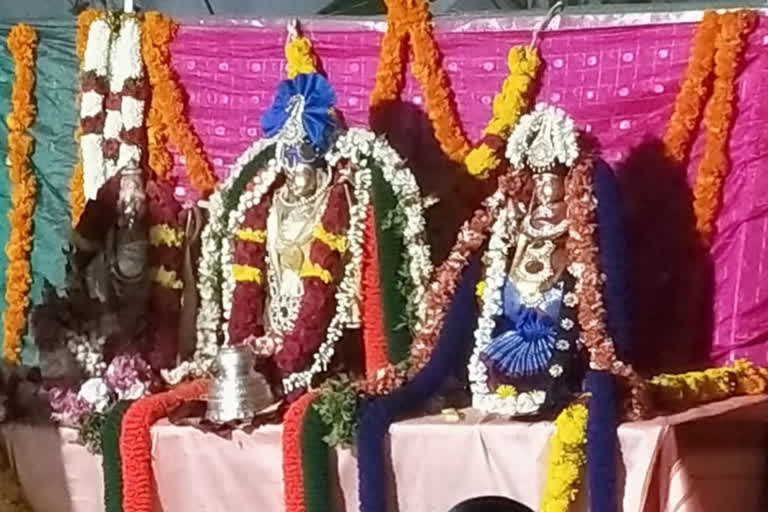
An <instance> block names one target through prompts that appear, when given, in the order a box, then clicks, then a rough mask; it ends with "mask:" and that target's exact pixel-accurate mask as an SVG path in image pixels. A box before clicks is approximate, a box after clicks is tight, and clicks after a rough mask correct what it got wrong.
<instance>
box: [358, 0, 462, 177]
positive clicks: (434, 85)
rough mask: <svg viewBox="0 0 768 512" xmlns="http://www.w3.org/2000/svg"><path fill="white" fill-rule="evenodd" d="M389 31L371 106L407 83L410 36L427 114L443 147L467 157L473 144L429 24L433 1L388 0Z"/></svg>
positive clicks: (451, 153) (414, 68) (454, 157)
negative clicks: (405, 54)
mask: <svg viewBox="0 0 768 512" xmlns="http://www.w3.org/2000/svg"><path fill="white" fill-rule="evenodd" d="M386 4H387V11H388V14H387V32H386V33H385V34H384V39H383V41H382V46H381V57H380V59H379V68H378V69H377V71H376V85H375V87H374V90H373V92H372V93H371V102H370V103H371V108H372V109H373V108H375V107H377V106H380V105H382V104H383V103H385V102H387V101H393V100H395V99H397V97H398V96H399V95H400V92H401V91H402V88H403V84H404V76H403V71H404V68H405V67H404V63H403V49H404V44H405V41H406V39H408V38H410V40H411V43H412V48H413V57H414V62H413V65H412V66H411V69H412V71H413V74H414V75H415V76H416V78H417V79H418V80H419V83H420V84H421V87H422V88H423V89H424V96H425V98H426V105H427V114H428V116H429V118H430V120H431V121H432V126H433V128H434V130H435V137H436V138H437V140H438V142H440V147H441V148H442V149H443V151H444V152H445V153H446V154H447V155H448V156H449V157H450V158H451V159H452V160H455V161H457V162H461V161H463V160H464V157H465V156H466V155H467V153H468V152H469V150H470V148H471V146H470V143H469V140H468V139H467V137H466V135H465V134H464V132H463V129H462V127H461V123H460V122H459V120H458V115H457V113H456V105H455V104H454V102H453V98H452V96H451V92H450V90H451V89H450V86H449V84H448V77H447V76H446V75H445V71H443V69H442V67H441V65H440V55H439V53H438V50H437V45H436V44H435V40H434V37H433V35H432V30H431V28H430V25H429V5H428V3H427V2H425V1H424V0H388V1H387V2H386Z"/></svg>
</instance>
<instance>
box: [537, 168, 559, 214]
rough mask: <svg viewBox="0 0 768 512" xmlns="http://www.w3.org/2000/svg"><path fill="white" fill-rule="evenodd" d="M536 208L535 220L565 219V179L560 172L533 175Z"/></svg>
mask: <svg viewBox="0 0 768 512" xmlns="http://www.w3.org/2000/svg"><path fill="white" fill-rule="evenodd" d="M533 193H534V200H535V208H534V210H533V220H534V221H538V222H539V223H553V224H557V223H558V222H560V221H562V220H563V219H565V216H566V205H565V179H564V178H563V176H562V175H560V174H555V173H537V174H534V175H533Z"/></svg>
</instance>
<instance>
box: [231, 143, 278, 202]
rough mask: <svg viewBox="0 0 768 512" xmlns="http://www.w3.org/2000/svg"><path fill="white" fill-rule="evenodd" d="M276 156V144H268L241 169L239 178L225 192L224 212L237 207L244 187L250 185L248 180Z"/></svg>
mask: <svg viewBox="0 0 768 512" xmlns="http://www.w3.org/2000/svg"><path fill="white" fill-rule="evenodd" d="M274 156H275V146H274V145H272V146H268V147H266V148H265V149H264V150H263V151H262V152H261V153H259V154H258V155H256V157H255V158H254V159H253V160H251V161H250V162H248V163H247V164H245V166H243V169H242V170H241V171H240V174H239V175H238V176H237V178H235V179H234V181H233V182H232V185H231V186H230V187H229V190H227V191H226V192H225V193H226V197H225V199H224V210H223V214H226V213H228V212H230V211H232V210H234V209H235V208H237V203H238V202H239V201H240V195H241V194H242V192H243V189H244V188H245V187H246V186H247V185H248V182H250V181H251V179H253V177H254V176H256V174H257V173H258V172H260V171H261V170H262V169H264V167H266V165H267V162H269V160H270V159H271V158H273V157H274Z"/></svg>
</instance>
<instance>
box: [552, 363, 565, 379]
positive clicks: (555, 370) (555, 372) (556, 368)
mask: <svg viewBox="0 0 768 512" xmlns="http://www.w3.org/2000/svg"><path fill="white" fill-rule="evenodd" d="M549 374H550V375H551V376H553V377H555V378H557V377H559V376H561V375H562V374H563V367H562V366H560V365H559V364H553V365H552V366H550V367H549Z"/></svg>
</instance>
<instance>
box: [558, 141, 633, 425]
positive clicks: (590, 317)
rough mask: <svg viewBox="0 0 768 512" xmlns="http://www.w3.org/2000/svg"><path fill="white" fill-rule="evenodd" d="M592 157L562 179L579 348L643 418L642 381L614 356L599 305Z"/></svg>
mask: <svg viewBox="0 0 768 512" xmlns="http://www.w3.org/2000/svg"><path fill="white" fill-rule="evenodd" d="M592 185H593V184H592V155H590V154H589V153H583V154H582V155H581V156H580V158H579V160H578V161H577V162H576V164H575V165H574V166H573V168H572V169H571V171H570V172H569V173H568V175H567V176H566V183H565V188H566V202H567V206H568V218H569V220H570V227H569V234H568V240H567V241H566V250H567V252H568V261H569V262H571V263H570V265H569V267H568V270H569V272H570V273H571V274H572V275H573V276H574V277H576V280H577V282H576V289H577V290H578V292H579V296H580V297H581V300H579V304H578V308H577V309H578V321H579V326H580V327H581V329H582V331H581V339H582V343H583V345H584V346H585V347H586V348H587V350H588V351H589V356H590V357H589V361H590V363H589V365H590V368H592V369H593V370H605V371H609V372H611V373H613V374H615V375H620V376H622V377H624V378H625V379H626V380H627V382H628V383H629V385H630V395H631V404H630V406H629V408H628V410H629V415H630V417H632V418H634V419H639V418H642V417H644V416H645V415H646V413H647V411H646V403H645V402H646V398H647V397H646V396H645V381H644V380H643V379H641V378H640V376H639V375H637V373H636V372H635V371H634V369H632V367H631V366H629V365H627V364H625V363H624V362H623V361H621V359H619V357H618V356H617V354H616V350H615V347H614V343H613V340H612V339H611V337H610V335H609V333H608V330H607V323H606V317H607V313H606V310H605V305H604V303H603V296H602V287H603V284H604V275H603V274H601V272H600V267H599V258H598V249H597V244H596V243H595V231H596V227H595V219H596V210H597V205H596V201H595V198H594V192H593V186H592Z"/></svg>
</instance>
